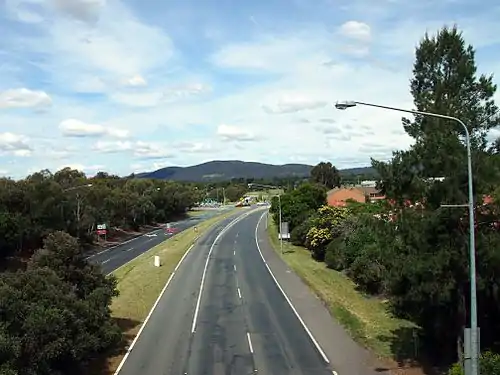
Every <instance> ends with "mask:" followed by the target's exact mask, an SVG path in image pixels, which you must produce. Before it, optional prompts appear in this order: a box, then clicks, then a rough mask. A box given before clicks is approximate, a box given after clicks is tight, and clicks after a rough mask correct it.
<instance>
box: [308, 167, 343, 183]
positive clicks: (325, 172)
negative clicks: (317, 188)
mask: <svg viewBox="0 0 500 375" xmlns="http://www.w3.org/2000/svg"><path fill="white" fill-rule="evenodd" d="M311 181H312V182H314V183H317V184H321V185H323V186H325V187H326V188H327V189H333V188H334V187H337V186H340V173H339V170H338V169H337V168H335V166H334V165H332V163H330V162H326V163H325V162H321V163H319V164H318V165H316V166H315V167H314V168H313V169H312V170H311Z"/></svg>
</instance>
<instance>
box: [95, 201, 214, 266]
mask: <svg viewBox="0 0 500 375" xmlns="http://www.w3.org/2000/svg"><path fill="white" fill-rule="evenodd" d="M221 212H222V211H221V210H207V211H206V213H204V214H202V215H199V216H196V217H192V218H188V219H184V220H179V221H175V222H171V223H170V224H171V226H172V227H173V228H175V229H176V230H177V231H178V232H181V231H183V230H185V229H188V228H190V227H192V226H194V225H196V224H199V223H200V222H201V221H203V220H207V219H209V218H211V217H214V216H216V215H218V214H220V213H221ZM168 237H169V235H167V234H165V230H164V229H158V230H155V231H153V232H151V233H147V234H144V235H142V236H139V237H136V238H133V239H131V240H129V241H127V242H125V243H123V244H121V245H118V246H114V247H112V248H108V249H106V250H103V251H101V252H99V253H97V254H94V255H91V256H89V257H88V260H89V261H90V262H92V263H95V264H100V265H101V268H102V271H103V272H104V273H105V274H109V273H111V272H113V271H114V270H116V269H117V268H119V267H121V266H123V265H124V264H126V263H128V262H130V261H131V260H133V259H134V258H136V257H138V256H139V255H141V254H142V253H144V252H146V251H148V250H149V249H151V248H152V247H154V246H156V245H158V244H159V243H161V242H163V241H165V240H166V239H167V238H168Z"/></svg>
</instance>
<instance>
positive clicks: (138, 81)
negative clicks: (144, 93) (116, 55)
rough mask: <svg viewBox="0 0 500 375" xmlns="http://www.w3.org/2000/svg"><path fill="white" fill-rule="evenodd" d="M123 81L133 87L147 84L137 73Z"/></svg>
mask: <svg viewBox="0 0 500 375" xmlns="http://www.w3.org/2000/svg"><path fill="white" fill-rule="evenodd" d="M125 83H126V84H127V85H128V86H133V87H135V86H146V85H147V82H146V80H145V79H144V78H143V77H142V76H140V75H138V74H136V75H134V76H133V77H131V78H129V79H127V80H126V81H125Z"/></svg>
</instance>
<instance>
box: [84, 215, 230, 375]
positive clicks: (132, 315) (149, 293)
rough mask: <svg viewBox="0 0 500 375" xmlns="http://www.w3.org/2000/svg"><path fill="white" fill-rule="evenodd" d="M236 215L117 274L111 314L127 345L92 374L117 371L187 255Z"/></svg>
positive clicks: (180, 237) (172, 241) (178, 238)
mask: <svg viewBox="0 0 500 375" xmlns="http://www.w3.org/2000/svg"><path fill="white" fill-rule="evenodd" d="M235 212H236V211H235V210H231V211H226V212H224V213H222V214H221V215H219V216H216V217H213V218H211V219H209V220H206V221H204V222H202V223H200V224H199V225H197V228H198V231H197V232H195V231H194V228H189V229H186V230H185V231H183V232H181V233H179V234H177V235H175V236H174V237H171V238H169V239H167V240H166V241H164V242H162V243H161V244H159V245H157V246H155V247H153V248H152V249H151V250H149V251H147V252H145V253H143V254H141V255H140V256H138V257H137V258H135V259H134V260H132V261H131V262H129V263H127V264H126V265H124V266H122V267H120V268H118V269H117V270H116V271H114V272H113V275H114V276H115V277H116V278H117V280H118V290H119V291H120V295H119V296H118V297H116V298H115V299H114V300H113V303H112V305H111V311H112V316H113V318H114V319H116V320H117V322H118V324H119V325H120V327H121V328H122V329H123V332H124V343H123V345H121V346H120V347H119V348H115V349H114V350H113V351H111V352H109V353H107V354H106V355H103V357H102V358H98V359H96V361H95V363H93V364H92V367H91V368H90V369H89V373H91V374H96V375H111V374H113V373H114V371H116V368H117V367H118V365H119V364H120V362H121V360H122V358H123V356H124V354H125V351H126V349H127V347H128V345H130V344H131V342H132V341H133V339H134V338H135V336H136V335H137V332H138V331H139V329H140V326H141V324H142V322H144V319H145V318H146V316H147V314H148V313H149V310H150V309H151V307H152V306H153V304H154V302H155V301H156V299H157V298H158V295H159V294H160V292H161V290H162V288H163V287H164V286H165V283H166V282H167V280H168V278H169V277H170V275H171V274H172V271H173V270H174V268H175V266H176V265H177V263H178V262H179V261H180V259H181V258H182V256H183V255H184V253H185V252H186V251H187V249H188V248H189V247H190V246H191V245H193V244H194V242H195V241H196V240H197V238H198V237H199V236H201V235H203V233H205V232H206V231H208V230H209V229H210V228H211V227H212V226H213V225H215V224H217V223H218V222H220V221H222V220H224V219H225V218H228V217H230V216H232V215H234V214H235ZM156 255H158V256H159V257H160V259H161V264H162V266H161V267H153V258H154V256H156Z"/></svg>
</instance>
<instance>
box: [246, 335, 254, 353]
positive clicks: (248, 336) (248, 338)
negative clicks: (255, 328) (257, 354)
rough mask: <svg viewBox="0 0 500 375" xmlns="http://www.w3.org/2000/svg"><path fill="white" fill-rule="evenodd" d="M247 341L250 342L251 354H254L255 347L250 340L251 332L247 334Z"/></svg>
mask: <svg viewBox="0 0 500 375" xmlns="http://www.w3.org/2000/svg"><path fill="white" fill-rule="evenodd" d="M247 340H248V347H249V349H250V353H252V354H253V346H252V340H251V339H250V332H247Z"/></svg>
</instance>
